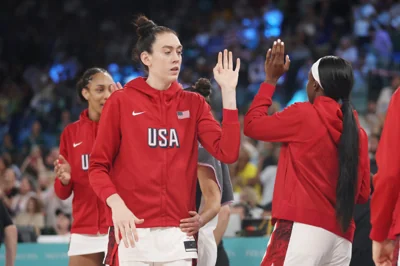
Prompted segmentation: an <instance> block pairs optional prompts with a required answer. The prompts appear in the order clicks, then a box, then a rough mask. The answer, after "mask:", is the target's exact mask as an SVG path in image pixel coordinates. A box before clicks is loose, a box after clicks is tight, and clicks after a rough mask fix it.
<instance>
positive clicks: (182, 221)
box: [181, 217, 197, 223]
mask: <svg viewBox="0 0 400 266" xmlns="http://www.w3.org/2000/svg"><path fill="white" fill-rule="evenodd" d="M196 220H197V219H196V218H195V217H192V218H186V219H182V220H181V223H193V222H195V221H196Z"/></svg>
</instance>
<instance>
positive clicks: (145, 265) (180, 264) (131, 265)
mask: <svg viewBox="0 0 400 266" xmlns="http://www.w3.org/2000/svg"><path fill="white" fill-rule="evenodd" d="M192 265H193V263H192V259H187V260H177V261H170V262H140V261H124V262H121V263H120V265H119V266H192Z"/></svg>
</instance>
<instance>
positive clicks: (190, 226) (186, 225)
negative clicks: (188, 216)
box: [180, 222, 199, 229]
mask: <svg viewBox="0 0 400 266" xmlns="http://www.w3.org/2000/svg"><path fill="white" fill-rule="evenodd" d="M196 226H199V224H198V223H195V222H194V223H181V224H180V227H181V228H186V229H187V228H192V227H196Z"/></svg>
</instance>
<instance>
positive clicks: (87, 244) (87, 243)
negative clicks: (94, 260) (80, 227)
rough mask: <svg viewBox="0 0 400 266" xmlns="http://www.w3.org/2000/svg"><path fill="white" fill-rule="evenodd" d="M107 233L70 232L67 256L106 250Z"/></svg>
mask: <svg viewBox="0 0 400 266" xmlns="http://www.w3.org/2000/svg"><path fill="white" fill-rule="evenodd" d="M107 243H108V235H81V234H71V239H70V242H69V250H68V256H77V255H87V254H94V253H100V252H106V250H107Z"/></svg>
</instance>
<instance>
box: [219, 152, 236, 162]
mask: <svg viewBox="0 0 400 266" xmlns="http://www.w3.org/2000/svg"><path fill="white" fill-rule="evenodd" d="M233 155H234V156H227V157H226V158H224V159H222V160H220V161H221V162H223V163H226V164H233V163H235V162H236V161H237V160H238V158H239V150H238V152H236V153H234V154H233Z"/></svg>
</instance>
